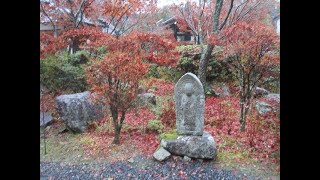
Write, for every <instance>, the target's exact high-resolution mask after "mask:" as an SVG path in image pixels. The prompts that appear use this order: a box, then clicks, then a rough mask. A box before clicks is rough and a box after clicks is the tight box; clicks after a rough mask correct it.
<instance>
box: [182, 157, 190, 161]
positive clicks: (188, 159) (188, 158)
mask: <svg viewBox="0 0 320 180" xmlns="http://www.w3.org/2000/svg"><path fill="white" fill-rule="evenodd" d="M182 160H183V161H185V162H189V161H191V158H190V157H188V156H183V159H182Z"/></svg>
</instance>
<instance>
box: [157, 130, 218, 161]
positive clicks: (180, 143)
mask: <svg viewBox="0 0 320 180" xmlns="http://www.w3.org/2000/svg"><path fill="white" fill-rule="evenodd" d="M160 145H161V146H162V147H163V148H164V149H166V150H167V151H169V152H170V153H172V154H175V155H180V156H188V157H191V158H199V159H214V158H215V157H216V155H217V149H216V143H215V141H214V138H213V137H212V136H211V135H210V134H209V133H208V132H203V135H202V136H186V135H183V136H178V137H177V138H176V139H162V140H161V143H160Z"/></svg>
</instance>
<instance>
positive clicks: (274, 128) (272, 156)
mask: <svg viewBox="0 0 320 180" xmlns="http://www.w3.org/2000/svg"><path fill="white" fill-rule="evenodd" d="M205 129H206V130H207V131H209V132H211V133H212V134H213V136H214V137H215V140H216V142H217V145H218V147H219V146H220V147H219V148H220V150H222V149H221V148H223V149H224V150H228V151H230V150H231V151H233V152H236V151H238V150H242V151H244V150H249V153H250V156H252V157H255V158H257V159H258V160H263V161H264V160H271V161H273V162H278V161H279V158H280V157H278V156H277V152H278V151H279V148H280V121H279V119H278V118H277V117H276V116H275V114H274V113H270V114H269V115H268V116H265V117H260V116H258V115H257V113H256V112H255V110H254V109H252V114H251V115H249V116H248V119H247V125H246V131H245V132H243V133H242V132H240V123H239V100H238V99H237V98H235V97H226V98H215V97H211V98H208V99H207V100H206V108H205ZM222 144H223V146H221V145H222Z"/></svg>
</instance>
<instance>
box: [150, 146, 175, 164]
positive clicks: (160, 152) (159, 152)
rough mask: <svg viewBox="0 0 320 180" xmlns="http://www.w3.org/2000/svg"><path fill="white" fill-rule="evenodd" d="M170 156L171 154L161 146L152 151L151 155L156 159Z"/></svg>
mask: <svg viewBox="0 0 320 180" xmlns="http://www.w3.org/2000/svg"><path fill="white" fill-rule="evenodd" d="M170 156H171V154H170V153H169V152H168V151H167V150H165V149H163V147H160V148H159V149H158V150H157V151H156V152H155V153H153V157H154V158H155V159H156V160H158V161H164V160H166V159H168V158H169V157H170Z"/></svg>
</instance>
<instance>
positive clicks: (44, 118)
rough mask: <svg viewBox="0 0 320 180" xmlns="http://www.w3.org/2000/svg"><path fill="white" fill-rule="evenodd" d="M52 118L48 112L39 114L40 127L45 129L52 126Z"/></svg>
mask: <svg viewBox="0 0 320 180" xmlns="http://www.w3.org/2000/svg"><path fill="white" fill-rule="evenodd" d="M52 120H53V118H52V116H51V114H50V113H48V112H40V127H46V126H49V125H50V124H52V122H53V121H52Z"/></svg>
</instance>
